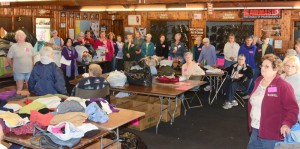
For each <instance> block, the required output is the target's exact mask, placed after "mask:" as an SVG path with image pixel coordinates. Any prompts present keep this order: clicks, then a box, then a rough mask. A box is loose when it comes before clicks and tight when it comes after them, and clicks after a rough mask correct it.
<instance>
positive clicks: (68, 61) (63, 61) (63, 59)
mask: <svg viewBox="0 0 300 149" xmlns="http://www.w3.org/2000/svg"><path fill="white" fill-rule="evenodd" d="M60 63H61V64H65V65H67V66H70V65H71V60H66V59H65V57H63V56H62V57H61V59H60Z"/></svg>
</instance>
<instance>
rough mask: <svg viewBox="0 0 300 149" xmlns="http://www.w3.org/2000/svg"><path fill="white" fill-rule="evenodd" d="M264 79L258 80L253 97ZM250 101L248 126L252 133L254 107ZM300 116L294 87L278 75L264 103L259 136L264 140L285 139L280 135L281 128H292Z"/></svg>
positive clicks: (269, 88) (268, 89)
mask: <svg viewBox="0 0 300 149" xmlns="http://www.w3.org/2000/svg"><path fill="white" fill-rule="evenodd" d="M262 79H263V77H262V76H260V77H259V78H257V79H256V81H255V86H254V89H253V91H252V93H251V96H252V94H253V93H254V92H255V90H256V89H257V87H258V85H259V83H260V81H261V80H262ZM251 96H250V100H251ZM250 100H249V102H248V112H249V113H248V125H249V130H250V132H251V131H252V127H251V117H250V113H251V108H252V106H251V104H250ZM298 114H299V107H298V105H297V102H296V97H295V94H294V90H293V88H292V86H291V85H290V84H289V83H287V82H286V81H284V80H283V79H282V78H281V77H280V76H279V75H277V76H276V77H275V78H274V79H273V81H272V82H271V83H270V85H269V86H268V87H267V89H266V92H265V96H264V99H263V101H262V105H261V117H260V128H259V134H258V136H259V137H260V138H262V139H272V140H281V139H283V136H282V135H281V134H280V128H281V126H282V125H287V126H289V127H290V128H292V126H293V125H294V124H295V123H296V122H297V119H298V118H297V116H298Z"/></svg>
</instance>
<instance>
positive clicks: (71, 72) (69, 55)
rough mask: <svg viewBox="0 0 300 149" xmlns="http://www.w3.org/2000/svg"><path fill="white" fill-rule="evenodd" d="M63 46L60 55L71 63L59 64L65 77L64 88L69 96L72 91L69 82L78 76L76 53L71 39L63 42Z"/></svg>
mask: <svg viewBox="0 0 300 149" xmlns="http://www.w3.org/2000/svg"><path fill="white" fill-rule="evenodd" d="M65 45H66V46H64V48H63V50H62V52H61V55H62V56H63V57H64V58H65V59H66V60H67V61H71V64H70V65H65V64H61V69H62V70H63V72H64V75H65V81H66V87H67V90H68V93H69V94H70V93H71V91H72V89H71V86H70V83H69V81H70V80H73V79H75V76H77V75H78V70H77V65H76V59H77V57H78V53H77V52H76V50H75V48H74V47H73V46H72V40H71V38H67V39H66V40H65Z"/></svg>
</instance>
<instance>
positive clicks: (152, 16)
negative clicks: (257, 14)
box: [0, 6, 300, 53]
mask: <svg viewBox="0 0 300 149" xmlns="http://www.w3.org/2000/svg"><path fill="white" fill-rule="evenodd" d="M41 9H43V10H46V11H47V13H46V14H42V15H41V14H40V13H39V12H40V10H41ZM61 13H65V16H64V17H63V16H61ZM72 13H73V16H72V17H71V16H70V14H72ZM77 14H79V17H76V15H77ZM84 14H86V15H87V18H84ZM91 14H94V17H93V18H91ZM194 14H201V19H199V20H195V19H194V16H193V15H194ZM299 14H300V11H299V10H283V13H282V19H260V20H258V19H257V20H242V12H241V11H240V10H230V11H214V12H213V14H212V15H208V14H207V12H206V11H172V12H165V11H164V12H151V11H150V12H116V13H114V14H108V13H107V12H80V11H79V10H63V8H62V7H61V6H28V7H16V8H0V17H12V18H14V17H17V16H31V17H32V18H33V19H32V20H33V22H32V23H33V24H35V18H36V17H49V18H51V19H52V28H54V29H57V30H58V32H59V35H60V36H61V37H62V38H65V37H67V36H68V29H69V28H75V21H76V20H98V21H99V25H103V24H105V25H107V26H108V31H111V28H112V27H111V22H112V15H114V16H115V20H123V27H130V26H129V25H128V21H127V16H128V15H141V16H142V20H141V25H140V26H132V27H146V28H147V31H149V29H150V21H149V20H189V21H190V27H202V28H204V31H206V29H205V27H206V21H254V33H255V34H256V35H257V36H258V37H260V36H261V35H262V31H261V29H262V28H263V27H264V26H266V25H270V26H272V25H276V24H280V25H281V28H282V29H281V36H276V37H275V36H274V37H273V38H274V39H281V40H283V49H282V50H278V51H277V52H279V53H282V52H284V51H285V50H286V49H288V48H293V44H294V41H293V21H297V20H298V21H299V20H300V15H299ZM96 15H99V17H98V18H96V17H95V16H96ZM12 20H14V19H12ZM13 23H14V22H12V24H13ZM61 23H66V27H65V28H61V27H60V25H61ZM34 30H35V27H34ZM205 34H206V33H204V35H205Z"/></svg>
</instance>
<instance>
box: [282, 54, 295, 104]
mask: <svg viewBox="0 0 300 149" xmlns="http://www.w3.org/2000/svg"><path fill="white" fill-rule="evenodd" d="M283 66H284V72H285V73H284V74H282V75H281V77H282V78H283V79H284V80H285V81H286V82H288V83H290V84H291V85H292V87H293V89H294V93H295V96H296V100H297V103H298V106H299V107H300V60H299V59H298V57H297V56H288V57H286V58H285V59H284V61H283Z"/></svg>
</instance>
